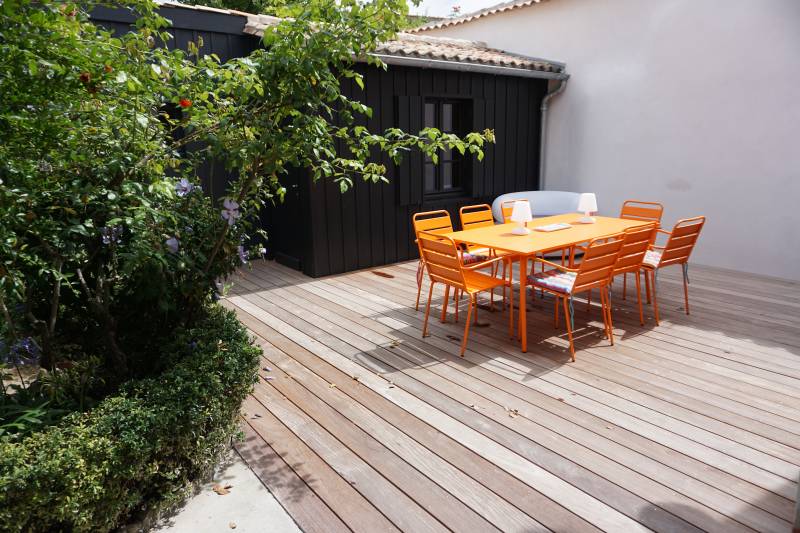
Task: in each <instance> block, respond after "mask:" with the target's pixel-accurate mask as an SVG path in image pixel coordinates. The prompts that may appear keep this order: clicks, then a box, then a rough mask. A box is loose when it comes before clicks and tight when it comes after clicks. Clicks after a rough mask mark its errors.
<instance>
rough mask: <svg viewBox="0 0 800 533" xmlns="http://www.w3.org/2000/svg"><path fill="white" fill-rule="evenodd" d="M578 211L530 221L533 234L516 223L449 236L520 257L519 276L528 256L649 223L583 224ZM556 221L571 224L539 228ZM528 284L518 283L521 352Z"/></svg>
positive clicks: (598, 220)
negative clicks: (516, 231)
mask: <svg viewBox="0 0 800 533" xmlns="http://www.w3.org/2000/svg"><path fill="white" fill-rule="evenodd" d="M579 218H581V215H580V214H578V213H568V214H566V215H556V216H552V217H543V218H537V219H536V220H534V221H533V222H529V223H528V227H529V228H530V229H532V230H534V231H532V232H531V233H530V235H514V234H513V233H511V230H512V229H514V226H515V224H513V223H509V224H498V225H496V226H485V227H482V228H475V229H469V230H464V231H454V232H452V233H447V234H446V235H447V236H448V237H450V238H452V239H453V240H454V241H456V242H461V243H465V244H472V245H476V246H479V247H482V248H493V249H495V250H500V251H503V252H510V253H512V254H514V255H517V256H519V271H520V276H523V275H525V273H526V272H528V258H529V257H532V256H535V255H536V254H539V253H542V252H546V251H548V250H560V249H563V248H570V247H572V246H574V245H576V244H580V243H583V242H587V241H590V240H592V239H595V238H597V237H603V236H605V235H612V234H614V233H620V232H622V231H625V230H626V229H628V228H632V227H636V226H642V225H644V224H648V223H649V222H648V221H641V220H627V219H622V218H613V217H595V220H596V222H595V223H594V224H581V223H579V222H578V219H579ZM557 222H566V223H568V224H571V225H572V227H571V228H567V229H562V230H558V231H552V232H544V231H536V230H535V228H537V227H539V226H546V225H548V224H554V223H557ZM525 286H526V285H525V283H524V282H523V280H520V284H519V302H520V305H519V332H520V334H519V336H520V344H521V346H522V351H523V352H527V351H528V335H527V316H526V310H525V307H526V306H525V302H526V299H525Z"/></svg>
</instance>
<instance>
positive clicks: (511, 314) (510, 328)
mask: <svg viewBox="0 0 800 533" xmlns="http://www.w3.org/2000/svg"><path fill="white" fill-rule="evenodd" d="M508 296H509V298H508V337H509V338H511V339H513V338H514V286H513V285H512V284H511V273H509V277H508Z"/></svg>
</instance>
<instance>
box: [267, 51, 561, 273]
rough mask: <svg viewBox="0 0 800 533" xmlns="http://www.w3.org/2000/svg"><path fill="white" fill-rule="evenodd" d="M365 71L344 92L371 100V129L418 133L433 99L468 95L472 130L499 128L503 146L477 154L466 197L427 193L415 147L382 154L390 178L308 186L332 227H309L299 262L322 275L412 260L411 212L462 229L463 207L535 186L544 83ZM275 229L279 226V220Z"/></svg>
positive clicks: (316, 219)
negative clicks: (433, 213) (440, 214)
mask: <svg viewBox="0 0 800 533" xmlns="http://www.w3.org/2000/svg"><path fill="white" fill-rule="evenodd" d="M358 70H359V72H361V73H362V74H364V76H365V80H364V81H365V89H364V90H363V91H362V90H361V89H360V88H359V87H358V86H357V85H356V84H355V83H353V82H352V81H350V80H345V81H344V82H343V83H342V89H343V92H344V93H345V94H346V95H347V96H349V97H351V98H354V99H358V100H360V101H362V102H364V103H366V104H367V105H369V106H370V107H372V109H373V116H372V119H368V120H367V119H364V120H362V121H361V123H362V124H364V125H366V126H369V128H370V129H371V130H373V131H382V130H384V129H386V128H388V127H401V128H403V129H405V130H407V131H410V132H416V131H419V130H420V129H421V128H422V126H423V121H422V103H423V102H424V99H425V98H426V97H438V96H444V97H452V98H469V99H472V100H473V106H472V118H473V129H474V130H482V129H484V128H492V129H494V130H495V136H496V138H497V144H496V145H494V146H489V147H487V149H486V150H485V158H484V160H483V162H478V161H477V158H475V157H473V163H472V165H473V166H472V182H471V191H470V194H469V195H466V196H462V197H457V198H447V199H437V200H435V201H428V200H426V199H425V197H424V194H423V174H422V170H423V165H422V157H421V155H420V154H419V153H418V152H416V153H412V154H408V155H407V156H406V157H405V159H404V162H403V163H402V164H401V165H399V166H395V165H394V164H393V163H390V162H389V161H388V160H386V158H380V159H378V160H379V161H380V162H382V163H384V164H386V165H387V169H388V172H387V176H388V178H389V181H390V183H388V184H385V183H378V184H373V183H364V182H356V183H355V184H354V187H353V189H352V190H350V191H348V192H347V193H345V194H340V193H339V189H338V186H336V185H335V184H332V183H316V184H312V185H310V187H309V192H310V198H309V204H310V205H311V206H312V207H311V209H312V211H313V214H312V221H313V223H314V224H323V225H324V226H325V227H326V228H327V232H325V231H323V230H322V229H319V230H315V231H313V232H312V234H313V235H314V237H315V239H319V241H317V240H315V242H313V243H312V245H311V247H310V250H311V256H310V257H305V258H302V260H301V263H302V269H303V271H304V272H305V273H307V274H309V275H311V276H325V275H328V274H336V273H340V272H346V271H348V270H354V269H359V268H369V267H375V266H379V265H383V264H387V263H392V262H396V261H404V260H408V259H413V258H415V257H417V248H416V245H415V244H414V236H413V231H412V228H411V216H412V215H413V214H414V213H416V212H419V211H428V210H433V209H446V210H447V211H448V212H450V216H451V217H452V219H453V224H454V226H455V227H458V209H459V208H460V207H461V206H464V205H470V204H479V203H489V204H490V203H491V202H492V200H494V198H496V197H497V196H499V195H500V194H504V193H506V192H512V191H522V190H536V189H538V187H539V126H540V112H539V109H540V104H541V101H542V98H543V97H544V94H545V92H546V90H547V83H546V81H545V80H537V79H528V78H518V77H505V76H496V75H489V74H478V73H470V72H455V71H443V70H435V69H417V68H412V67H400V66H390V67H389V69H388V71H386V72H384V71H381V70H379V69H376V68H372V67H369V66H366V65H360V66H359V67H358ZM273 231H278V232H280V231H281V229H280V225H279V224H277V225H276V226H275V227H274V229H273Z"/></svg>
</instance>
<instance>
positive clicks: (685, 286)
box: [681, 263, 689, 315]
mask: <svg viewBox="0 0 800 533" xmlns="http://www.w3.org/2000/svg"><path fill="white" fill-rule="evenodd" d="M681 266H682V267H683V300H684V302H685V303H686V314H687V315H688V314H689V263H683V265H681Z"/></svg>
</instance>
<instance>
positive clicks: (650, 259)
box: [642, 250, 664, 268]
mask: <svg viewBox="0 0 800 533" xmlns="http://www.w3.org/2000/svg"><path fill="white" fill-rule="evenodd" d="M663 253H664V252H663V251H662V250H648V251H647V253H646V254H644V260H643V261H642V263H644V264H645V265H647V266H651V267H653V268H658V264H659V263H660V262H661V255H662V254H663Z"/></svg>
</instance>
